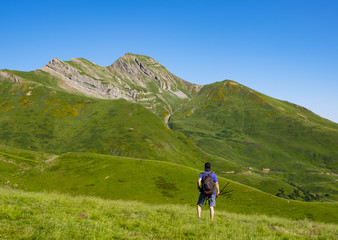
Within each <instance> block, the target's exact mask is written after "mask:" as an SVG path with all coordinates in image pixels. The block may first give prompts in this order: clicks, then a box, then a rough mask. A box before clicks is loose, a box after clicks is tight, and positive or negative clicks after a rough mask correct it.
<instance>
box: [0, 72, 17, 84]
mask: <svg viewBox="0 0 338 240" xmlns="http://www.w3.org/2000/svg"><path fill="white" fill-rule="evenodd" d="M1 79H5V80H8V81H11V82H22V78H21V77H18V76H15V75H13V74H11V73H9V72H7V71H4V70H2V71H0V80H1Z"/></svg>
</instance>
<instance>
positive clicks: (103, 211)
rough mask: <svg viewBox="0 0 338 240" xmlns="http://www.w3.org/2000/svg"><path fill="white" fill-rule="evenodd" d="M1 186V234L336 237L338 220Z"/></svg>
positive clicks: (25, 236) (10, 236) (17, 236)
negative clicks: (200, 209) (211, 212)
mask: <svg viewBox="0 0 338 240" xmlns="http://www.w3.org/2000/svg"><path fill="white" fill-rule="evenodd" d="M202 218H203V219H202V220H203V221H199V220H198V219H197V218H196V213H195V209H194V208H191V207H188V206H177V205H168V204H167V205H153V204H152V205H148V204H144V203H139V202H129V201H127V202H126V201H108V200H102V199H99V198H89V197H70V196H67V195H60V194H46V193H44V194H42V193H39V194H37V193H24V192H19V191H9V190H4V189H1V188H0V238H3V239H38V238H42V239H197V238H201V237H203V238H206V239H263V238H264V239H308V238H311V239H336V238H337V237H338V235H337V230H338V228H337V225H333V224H324V223H315V222H310V221H304V220H302V221H292V220H288V219H283V218H276V217H267V216H261V215H259V216H246V215H240V214H233V213H228V212H220V211H217V212H216V215H215V219H214V222H213V223H212V224H211V223H210V221H209V219H208V216H207V214H204V215H202Z"/></svg>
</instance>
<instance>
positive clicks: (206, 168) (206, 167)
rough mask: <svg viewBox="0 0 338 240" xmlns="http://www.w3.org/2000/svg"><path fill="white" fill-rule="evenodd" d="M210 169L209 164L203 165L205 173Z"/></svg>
mask: <svg viewBox="0 0 338 240" xmlns="http://www.w3.org/2000/svg"><path fill="white" fill-rule="evenodd" d="M210 168H211V163H209V162H207V163H205V164H204V169H205V170H206V171H208V170H210Z"/></svg>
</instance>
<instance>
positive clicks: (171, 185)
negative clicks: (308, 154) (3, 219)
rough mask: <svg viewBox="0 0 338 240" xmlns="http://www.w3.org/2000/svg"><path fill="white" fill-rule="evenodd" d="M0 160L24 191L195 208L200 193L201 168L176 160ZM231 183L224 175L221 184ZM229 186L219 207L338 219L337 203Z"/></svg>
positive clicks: (0, 181)
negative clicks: (295, 198) (173, 161)
mask: <svg viewBox="0 0 338 240" xmlns="http://www.w3.org/2000/svg"><path fill="white" fill-rule="evenodd" d="M0 164H1V168H2V171H4V172H5V173H6V174H5V175H0V186H6V187H9V188H12V189H21V190H24V191H35V192H42V191H46V192H59V193H67V194H71V195H74V196H77V195H86V196H97V197H101V198H105V199H115V200H118V199H124V200H128V201H140V202H144V203H152V204H159V203H163V202H165V203H171V204H183V205H185V204H188V205H190V206H195V204H196V202H197V198H198V194H199V192H198V191H197V188H196V182H197V178H198V176H199V173H200V171H199V170H197V169H194V168H189V167H185V166H182V165H178V164H176V163H168V162H161V161H154V160H144V159H143V160H142V159H135V158H126V157H115V156H105V155H99V154H93V153H68V154H64V155H62V156H60V157H58V158H54V159H52V161H47V160H41V162H40V163H39V164H35V165H30V166H27V165H23V164H22V163H21V162H20V160H16V159H15V158H13V159H12V160H11V161H0ZM202 166H203V165H202V164H201V167H202ZM228 181H229V180H227V179H225V178H222V177H220V176H219V182H220V186H221V187H223V186H224V185H225V184H226V183H227V182H228ZM228 188H229V189H231V190H233V192H232V193H231V194H230V195H228V196H227V197H220V198H218V200H217V208H218V209H221V210H226V211H228V212H235V213H242V214H252V215H254V214H264V215H270V216H281V217H285V218H290V219H296V220H299V219H311V220H315V221H322V222H331V223H338V218H337V215H336V214H335V213H336V212H337V210H338V204H336V203H320V202H310V203H305V202H300V201H292V200H286V199H283V198H278V197H276V196H273V195H270V194H266V193H264V192H261V191H259V190H257V189H254V188H250V187H247V186H245V185H242V184H238V183H236V182H232V181H231V182H230V184H229V186H228Z"/></svg>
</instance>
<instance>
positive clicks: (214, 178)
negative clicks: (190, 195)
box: [199, 171, 218, 194]
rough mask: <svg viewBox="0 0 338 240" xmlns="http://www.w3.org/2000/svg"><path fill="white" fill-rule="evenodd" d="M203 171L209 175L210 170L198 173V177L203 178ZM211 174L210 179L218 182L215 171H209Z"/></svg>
mask: <svg viewBox="0 0 338 240" xmlns="http://www.w3.org/2000/svg"><path fill="white" fill-rule="evenodd" d="M203 173H205V174H206V175H209V174H210V173H211V172H210V171H205V172H202V173H201V174H200V177H199V178H203ZM211 176H212V179H213V180H214V182H215V183H216V182H218V180H217V177H216V174H215V173H211ZM200 191H202V189H201V190H200ZM214 194H215V193H214Z"/></svg>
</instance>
